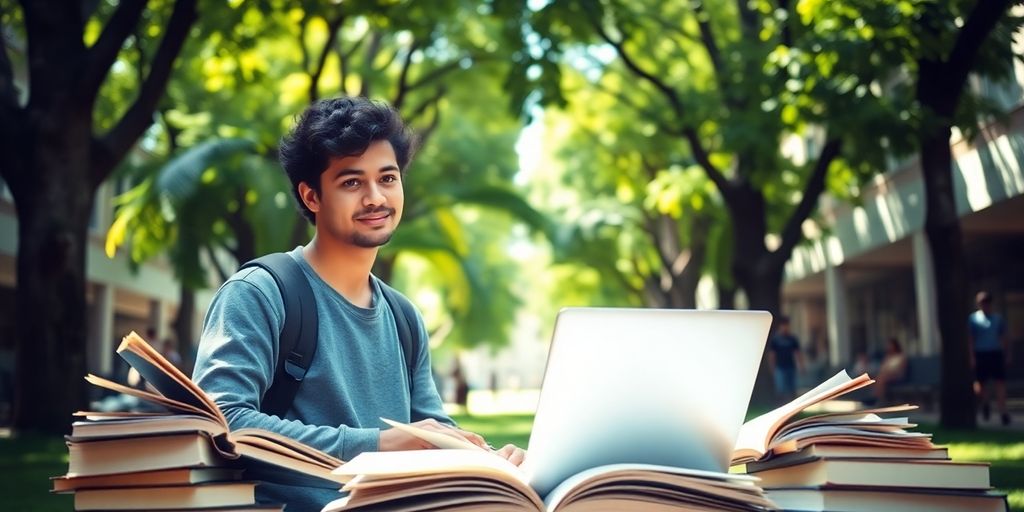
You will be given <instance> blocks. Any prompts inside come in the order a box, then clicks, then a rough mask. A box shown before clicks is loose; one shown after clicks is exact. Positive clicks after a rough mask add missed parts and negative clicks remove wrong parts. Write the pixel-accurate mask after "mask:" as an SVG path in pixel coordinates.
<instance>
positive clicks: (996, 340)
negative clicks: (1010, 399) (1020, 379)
mask: <svg viewBox="0 0 1024 512" xmlns="http://www.w3.org/2000/svg"><path fill="white" fill-rule="evenodd" d="M975 303H976V304H977V306H978V309H977V310H976V311H975V312H973V313H971V315H970V316H969V317H968V318H967V340H968V344H969V347H970V351H969V352H970V355H971V368H973V369H974V375H975V383H974V389H975V392H976V393H977V395H978V396H979V398H980V400H981V416H982V418H984V420H985V421H988V419H989V416H990V415H991V414H992V412H991V408H990V406H989V398H990V397H989V394H990V390H991V387H990V386H989V383H990V382H992V383H994V384H995V388H996V407H998V408H999V413H1000V419H1001V420H1002V423H1003V425H1009V424H1010V414H1009V412H1007V410H1006V367H1007V365H1009V363H1010V359H1011V354H1010V342H1009V340H1008V338H1007V336H1006V321H1005V320H1003V317H1002V316H1001V315H999V314H998V313H993V312H992V295H990V294H989V293H988V292H987V291H980V292H978V294H977V295H976V296H975Z"/></svg>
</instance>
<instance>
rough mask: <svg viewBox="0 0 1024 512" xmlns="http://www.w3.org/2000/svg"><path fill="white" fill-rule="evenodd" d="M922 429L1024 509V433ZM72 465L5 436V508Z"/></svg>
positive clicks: (528, 418)
mask: <svg viewBox="0 0 1024 512" xmlns="http://www.w3.org/2000/svg"><path fill="white" fill-rule="evenodd" d="M456 420H457V421H458V422H459V425H460V426H461V427H463V428H466V429H468V430H472V431H474V432H478V433H480V434H481V435H483V436H484V437H486V438H487V440H488V441H490V443H491V444H493V445H495V446H501V445H504V444H506V443H513V444H516V445H518V446H522V447H524V448H525V447H526V444H527V441H528V440H529V437H530V428H531V426H532V425H533V416H532V415H496V416H466V415H458V416H456ZM918 430H919V431H921V432H932V433H934V434H935V442H936V443H937V444H945V445H949V447H950V455H952V457H953V458H954V459H955V460H963V461H985V462H991V463H992V484H993V485H994V486H996V487H997V488H998V489H999V490H1001V491H1005V492H1007V493H1009V494H1010V506H1011V509H1012V510H1015V511H1018V512H1024V436H1022V435H1021V433H1020V432H1019V431H1018V432H1002V431H957V430H943V429H939V428H937V427H934V426H931V425H922V426H920V427H919V428H918ZM66 470H67V449H66V447H65V446H64V441H63V439H59V438H52V437H38V436H22V437H17V438H4V439H0V474H2V475H3V478H0V496H3V497H4V500H3V501H4V507H3V509H4V510H24V511H32V512H50V511H54V512H57V511H60V512H66V511H70V510H72V500H71V496H66V495H62V496H58V495H51V494H49V493H48V490H49V489H50V482H49V477H51V476H55V475H60V474H62V473H64V472H65V471H66Z"/></svg>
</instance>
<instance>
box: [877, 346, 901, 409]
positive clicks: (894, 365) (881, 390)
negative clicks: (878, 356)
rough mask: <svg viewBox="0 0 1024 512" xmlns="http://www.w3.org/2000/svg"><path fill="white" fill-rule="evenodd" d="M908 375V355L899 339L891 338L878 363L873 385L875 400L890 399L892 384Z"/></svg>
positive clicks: (882, 401)
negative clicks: (890, 386) (889, 392)
mask: <svg viewBox="0 0 1024 512" xmlns="http://www.w3.org/2000/svg"><path fill="white" fill-rule="evenodd" d="M906 377H907V355H906V354H905V353H904V352H903V347H902V346H900V342H899V340H897V339H896V338H889V340H888V341H887V342H886V344H885V356H883V357H882V363H881V364H880V365H878V374H877V375H875V384H874V386H873V388H872V389H873V391H874V396H875V401H876V402H879V403H882V404H884V403H885V402H886V400H888V398H889V397H888V391H889V385H890V384H896V383H898V382H901V381H903V380H904V379H906Z"/></svg>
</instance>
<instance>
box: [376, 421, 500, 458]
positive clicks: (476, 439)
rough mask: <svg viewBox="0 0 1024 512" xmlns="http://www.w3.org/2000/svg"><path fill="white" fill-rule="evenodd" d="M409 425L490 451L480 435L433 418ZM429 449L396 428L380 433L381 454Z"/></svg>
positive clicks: (425, 444)
mask: <svg viewBox="0 0 1024 512" xmlns="http://www.w3.org/2000/svg"><path fill="white" fill-rule="evenodd" d="M411 425H413V426H415V427H419V428H421V429H424V430H429V431H431V432H436V433H438V434H444V435H446V436H451V437H453V438H455V439H462V440H465V441H469V442H471V443H473V444H475V445H477V446H479V447H481V448H483V449H485V450H490V446H488V444H487V441H485V440H484V438H483V437H481V436H480V435H478V434H474V433H472V432H468V431H466V430H461V429H458V428H455V427H452V426H450V425H445V424H444V423H441V422H439V421H437V420H435V419H433V418H429V419H425V420H420V421H417V422H416V423H411ZM430 448H434V445H432V444H430V443H429V442H427V441H424V440H422V439H420V438H418V437H416V436H414V435H412V434H407V433H405V432H402V431H401V430H398V429H397V428H390V429H387V430H381V431H380V442H379V444H378V449H379V450H380V451H382V452H388V451H398V450H426V449H430Z"/></svg>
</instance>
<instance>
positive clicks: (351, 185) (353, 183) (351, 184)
mask: <svg viewBox="0 0 1024 512" xmlns="http://www.w3.org/2000/svg"><path fill="white" fill-rule="evenodd" d="M341 186H342V187H345V188H354V187H358V186H359V180H357V179H351V180H345V181H343V182H341Z"/></svg>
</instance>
